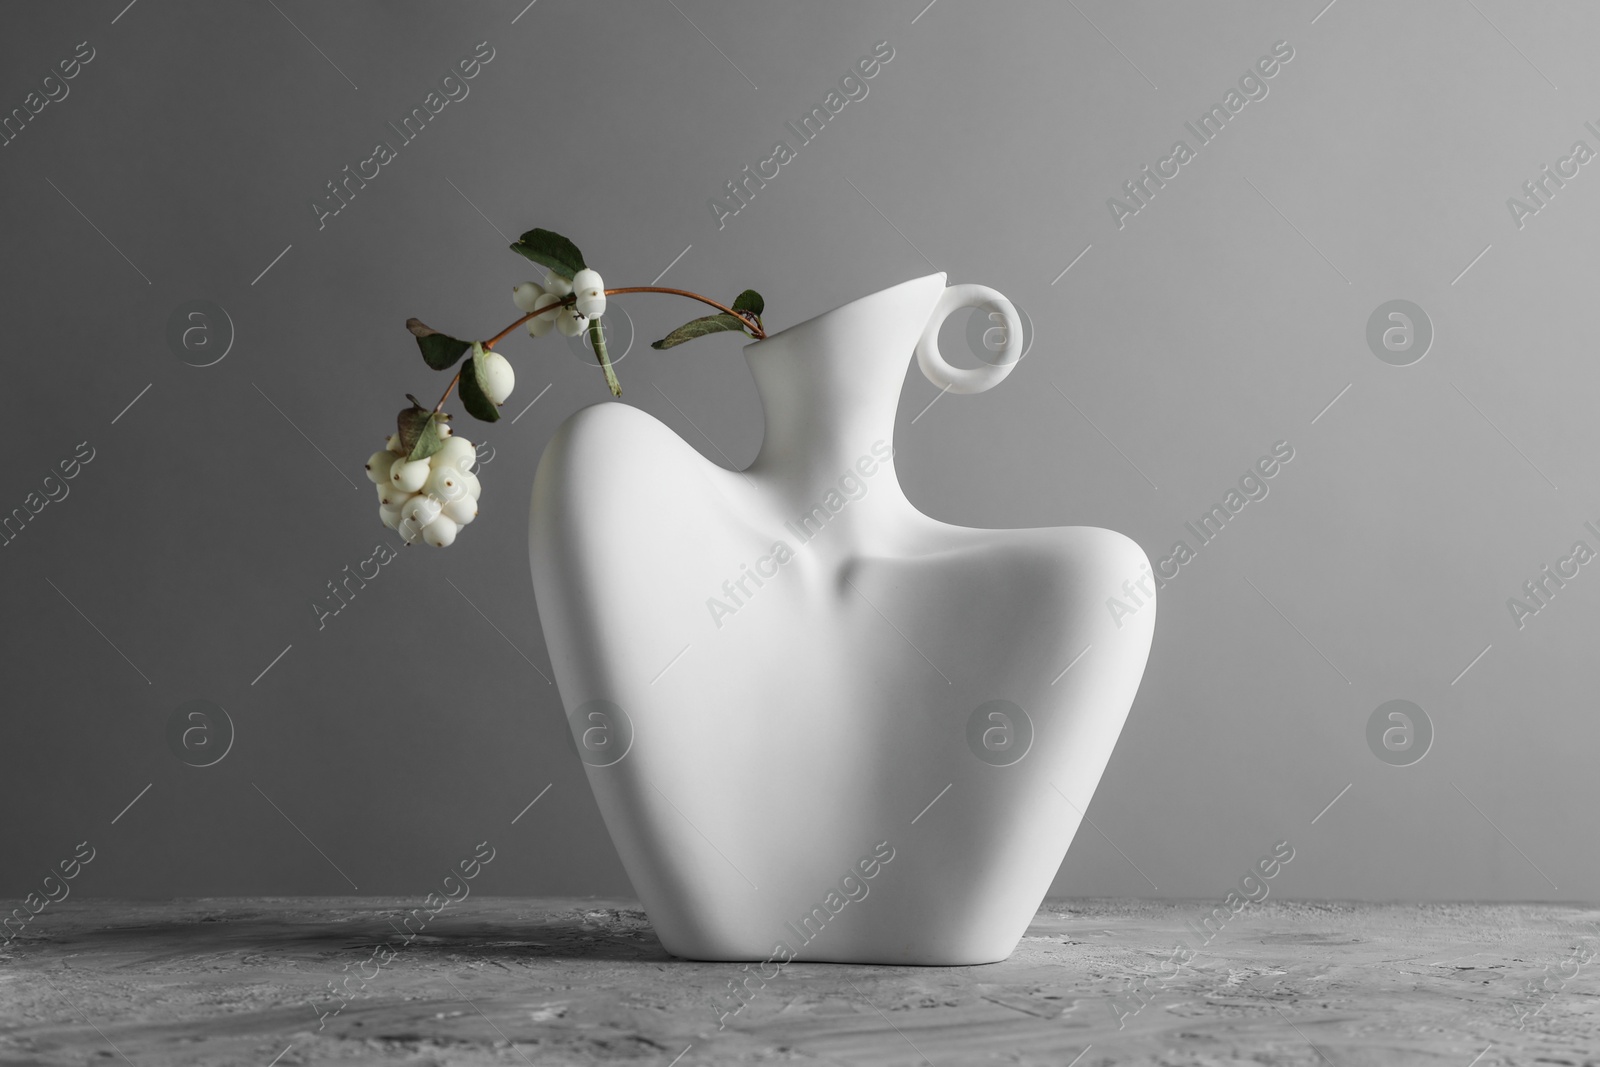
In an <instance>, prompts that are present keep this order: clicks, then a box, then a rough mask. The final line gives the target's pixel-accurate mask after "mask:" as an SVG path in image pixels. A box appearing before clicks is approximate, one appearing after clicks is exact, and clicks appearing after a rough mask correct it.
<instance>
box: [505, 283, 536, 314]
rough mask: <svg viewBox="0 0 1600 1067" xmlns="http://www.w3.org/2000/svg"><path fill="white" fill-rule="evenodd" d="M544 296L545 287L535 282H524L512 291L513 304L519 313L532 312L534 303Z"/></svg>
mask: <svg viewBox="0 0 1600 1067" xmlns="http://www.w3.org/2000/svg"><path fill="white" fill-rule="evenodd" d="M543 295H544V287H543V286H542V285H538V284H537V283H535V282H523V283H522V284H521V285H518V286H516V287H514V288H513V289H512V290H511V302H512V303H513V304H515V305H517V310H518V311H532V310H533V305H534V301H536V300H538V299H539V298H540V297H541V296H543Z"/></svg>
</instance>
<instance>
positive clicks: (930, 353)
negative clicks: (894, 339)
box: [917, 285, 1022, 393]
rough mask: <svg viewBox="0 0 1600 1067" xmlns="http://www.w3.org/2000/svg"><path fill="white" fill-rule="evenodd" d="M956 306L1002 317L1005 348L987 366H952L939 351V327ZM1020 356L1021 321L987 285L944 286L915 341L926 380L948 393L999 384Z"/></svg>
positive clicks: (1007, 302) (971, 390) (987, 361)
mask: <svg viewBox="0 0 1600 1067" xmlns="http://www.w3.org/2000/svg"><path fill="white" fill-rule="evenodd" d="M959 308H989V309H990V311H991V313H998V314H999V315H1000V316H1001V318H1002V320H1003V328H1004V330H1005V338H1006V340H1005V347H1004V348H1002V349H1001V351H1000V352H999V354H998V355H997V356H996V357H995V358H994V359H993V360H990V359H988V358H987V357H982V358H983V359H984V362H985V363H986V364H987V365H986V366H980V367H953V366H951V365H950V364H949V363H948V362H947V361H946V360H945V358H944V356H943V354H941V353H940V351H939V327H941V326H943V325H944V320H945V319H947V318H949V317H950V315H951V313H952V312H954V311H956V310H957V309H959ZM1021 355H1022V320H1021V318H1020V317H1018V315H1017V309H1016V308H1015V307H1013V306H1012V304H1011V301H1009V300H1007V299H1006V298H1005V296H1004V295H1003V294H1001V293H1000V292H999V291H998V290H995V289H991V288H989V287H988V286H987V285H951V286H948V287H946V288H945V291H944V293H943V294H941V295H940V297H939V302H938V303H937V304H935V305H934V306H933V314H932V315H930V316H929V318H928V324H927V326H925V327H924V328H923V330H922V339H921V340H919V341H918V342H917V366H919V367H921V368H922V373H923V374H924V375H926V376H927V378H928V381H930V382H932V383H933V384H934V385H937V386H938V387H939V388H941V389H943V390H945V391H947V392H951V393H981V392H983V391H984V390H986V389H993V388H994V387H995V386H997V385H999V384H1000V383H1001V382H1002V381H1003V380H1005V376H1006V375H1008V374H1010V373H1011V368H1013V367H1015V366H1016V365H1017V361H1018V360H1019V359H1020V358H1021Z"/></svg>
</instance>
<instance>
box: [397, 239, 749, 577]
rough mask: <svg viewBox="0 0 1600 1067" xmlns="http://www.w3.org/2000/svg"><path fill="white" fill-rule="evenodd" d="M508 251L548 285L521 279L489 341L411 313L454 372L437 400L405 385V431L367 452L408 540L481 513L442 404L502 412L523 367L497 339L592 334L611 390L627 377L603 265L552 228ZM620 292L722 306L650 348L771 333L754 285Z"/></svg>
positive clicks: (420, 335) (427, 343) (434, 364)
mask: <svg viewBox="0 0 1600 1067" xmlns="http://www.w3.org/2000/svg"><path fill="white" fill-rule="evenodd" d="M511 251H513V252H515V253H517V254H518V255H520V256H522V257H523V258H525V259H528V260H531V261H532V262H534V263H537V264H538V265H539V266H540V267H542V268H544V270H545V272H546V273H545V276H544V282H543V283H542V284H541V283H539V282H523V283H522V284H521V285H517V286H514V287H512V290H511V300H512V303H514V304H516V305H517V309H518V310H519V311H521V312H522V317H521V318H518V319H517V320H516V321H514V322H512V323H511V325H509V326H507V327H506V328H505V329H503V330H501V331H500V332H499V333H497V334H495V335H494V336H492V337H490V338H489V339H488V340H485V341H473V340H464V339H462V338H459V337H452V336H450V335H449V334H446V333H444V332H442V331H440V330H435V329H434V328H433V327H431V326H429V325H428V324H427V323H425V322H423V321H422V320H421V319H416V318H410V319H407V320H406V329H407V330H408V331H409V332H410V333H411V336H412V337H414V338H415V339H416V342H417V348H418V350H419V351H420V352H421V354H422V360H423V362H424V363H426V364H427V365H428V367H429V369H431V370H435V371H449V370H452V369H454V371H455V374H454V376H453V377H452V378H451V379H450V384H449V385H447V386H445V390H444V395H443V396H441V397H440V398H439V402H438V403H437V404H435V405H434V406H433V407H432V408H428V407H426V406H424V405H423V404H422V402H421V401H419V400H417V398H416V397H414V396H412V395H411V394H409V393H407V394H406V399H407V400H409V401H411V406H410V407H408V408H406V409H405V410H403V411H401V412H400V413H399V415H398V416H397V417H396V420H395V421H396V427H397V428H398V430H399V433H397V434H395V435H393V436H392V437H390V438H389V444H388V448H387V449H385V450H384V451H382V452H376V453H374V454H373V456H372V458H371V459H369V460H368V461H367V477H368V478H370V479H371V480H372V482H373V483H374V484H375V485H376V486H377V487H378V517H379V518H380V519H382V520H383V523H384V525H385V526H388V527H390V528H391V529H394V530H397V531H399V533H400V536H401V537H402V538H404V539H405V542H406V544H410V543H411V542H413V541H426V542H428V544H430V545H434V546H436V547H439V548H443V547H445V546H446V545H449V544H452V543H454V541H455V539H456V534H457V533H459V532H460V530H461V527H463V526H465V525H466V524H467V523H469V522H471V521H472V520H473V519H474V518H475V517H477V514H478V479H477V478H476V477H475V476H474V475H473V474H472V467H473V464H474V461H475V460H476V458H477V457H476V455H475V454H474V452H473V449H472V443H471V442H470V441H464V440H462V439H461V438H459V437H456V436H454V435H453V434H452V433H451V432H450V416H449V415H448V414H446V413H445V411H444V403H445V401H446V400H448V399H449V398H450V394H451V393H452V392H453V393H455V394H456V397H457V399H459V400H460V402H461V406H462V407H463V408H464V409H465V410H466V412H467V414H468V415H470V416H472V417H473V418H475V419H478V420H479V421H481V422H497V421H499V419H500V408H501V406H503V405H504V404H505V402H506V400H507V399H509V398H510V396H511V390H512V389H513V388H514V387H515V385H516V382H517V376H516V372H515V371H513V370H512V369H511V364H510V363H509V362H507V361H506V358H505V357H504V356H502V355H501V354H500V353H498V352H496V351H495V350H494V346H495V345H497V344H499V343H500V342H501V341H503V340H504V339H505V338H506V337H507V336H508V335H509V334H510V333H511V332H512V331H513V330H515V329H516V328H517V326H519V325H521V324H522V323H523V322H526V323H527V326H528V333H529V335H531V336H533V337H543V336H544V335H545V334H547V333H549V332H550V331H551V330H552V329H554V330H557V331H559V332H560V333H562V334H563V335H565V336H567V337H577V336H579V335H581V334H585V333H586V334H587V335H588V338H587V341H588V347H589V348H590V349H591V350H592V351H593V352H594V356H595V360H596V362H598V363H599V365H600V369H601V371H602V372H603V373H604V374H605V380H606V386H607V388H609V389H610V390H611V395H612V396H621V395H622V383H621V382H619V381H618V380H617V374H616V371H615V369H614V368H613V366H612V363H611V357H610V354H609V352H608V351H607V349H606V337H605V333H606V331H605V327H604V321H603V318H604V315H605V313H606V285H605V281H604V280H603V279H601V277H600V272H599V271H596V270H594V269H593V268H591V267H590V266H589V265H588V264H587V263H585V262H584V257H583V253H582V252H581V251H579V250H578V246H577V245H575V244H573V243H572V242H571V241H569V240H568V239H567V238H565V237H563V236H561V235H560V234H559V233H553V232H551V231H550V230H544V229H532V230H529V231H528V232H527V233H524V234H523V235H522V236H521V237H519V238H518V239H517V240H516V241H515V242H514V243H513V244H512V245H511ZM658 280H659V279H658ZM622 293H671V294H675V295H677V296H684V297H688V298H690V299H691V300H698V301H699V302H700V303H702V304H707V305H709V306H711V307H713V308H716V309H717V311H718V314H716V315H702V316H700V317H699V318H697V319H692V320H690V321H689V322H686V323H684V324H683V325H682V326H679V327H678V328H677V329H676V330H673V331H672V332H671V333H669V334H667V335H666V336H665V337H663V338H662V339H661V340H659V341H656V342H654V343H652V344H651V346H650V347H652V348H655V349H665V348H674V347H676V346H677V345H680V344H683V343H684V342H685V341H691V340H694V339H695V338H697V337H705V336H707V335H708V334H715V333H723V332H728V331H732V332H735V333H741V334H745V335H747V336H749V337H753V338H755V339H756V340H758V341H759V340H761V339H762V338H764V337H766V336H767V333H766V328H765V327H764V326H762V324H761V313H762V311H763V310H764V309H765V307H766V303H765V301H763V300H762V298H761V294H760V293H758V292H756V291H755V290H754V289H746V290H744V291H743V292H741V293H740V294H739V295H738V296H736V297H734V299H733V303H732V305H731V306H728V305H723V304H719V303H717V302H716V301H715V300H712V299H711V298H710V297H706V296H701V295H700V294H699V293H691V292H689V291H688V290H686V289H663V288H658V287H657V286H654V285H644V286H635V287H625V288H621V289H613V290H612V295H618V294H622ZM541 395H542V394H541ZM528 406H529V407H532V406H533V405H532V404H531V403H530V404H529V405H528ZM524 410H526V409H524ZM511 421H513V422H515V421H516V419H512V420H511Z"/></svg>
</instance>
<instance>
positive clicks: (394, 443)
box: [383, 433, 404, 456]
mask: <svg viewBox="0 0 1600 1067" xmlns="http://www.w3.org/2000/svg"><path fill="white" fill-rule="evenodd" d="M383 447H385V448H387V449H388V450H389V451H390V452H393V453H394V454H395V455H397V456H398V455H400V454H401V452H403V451H404V450H403V449H402V448H401V447H400V435H399V434H397V433H392V434H390V435H389V442H388V443H387V444H386V445H384V446H383Z"/></svg>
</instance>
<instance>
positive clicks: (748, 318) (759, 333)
mask: <svg viewBox="0 0 1600 1067" xmlns="http://www.w3.org/2000/svg"><path fill="white" fill-rule="evenodd" d="M619 293H667V294H670V295H672V296H686V297H688V298H689V299H690V300H698V301H700V302H701V303H702V304H707V305H709V306H711V307H714V308H716V309H717V310H718V311H720V312H722V313H723V314H725V315H732V316H733V317H734V318H736V319H738V320H739V321H740V322H743V323H744V324H745V325H746V326H747V327H748V328H749V330H750V333H751V335H752V336H754V337H755V339H756V340H758V341H761V340H765V339H766V336H767V331H766V330H764V329H762V327H761V323H760V321H759V320H757V319H756V317H755V316H754V315H747V314H745V313H744V312H740V311H735V310H733V309H732V308H730V307H727V306H726V305H723V304H719V303H717V302H716V301H715V300H713V299H711V298H710V297H709V296H701V295H700V294H699V293H693V292H690V291H689V290H687V289H669V288H667V287H665V286H660V285H634V286H629V287H627V288H623V289H607V290H606V295H607V296H616V295H617V294H619ZM577 299H578V295H577V294H576V293H568V294H567V295H566V296H564V297H562V298H561V300H560V301H559V302H557V303H554V304H548V305H546V306H545V307H542V308H540V309H539V310H538V311H530V312H528V313H527V314H526V315H524V316H522V317H521V318H519V319H517V320H516V321H515V322H513V323H512V324H511V325H509V326H507V327H506V328H505V329H503V330H501V331H500V332H499V333H497V334H495V335H494V336H493V337H491V338H489V339H488V340H487V341H485V342H483V348H484V351H489V350H490V349H493V348H494V346H495V345H497V344H499V343H500V342H501V341H503V340H505V339H506V337H507V336H509V335H510V333H511V331H513V330H515V329H516V328H517V327H518V326H521V325H522V324H523V323H525V322H527V321H528V320H529V319H532V318H535V317H537V316H539V315H548V314H550V313H551V312H552V311H556V310H558V309H560V308H565V307H571V306H572V305H573V304H574V303H576V302H577ZM465 367H466V364H462V366H460V367H457V368H456V373H455V375H454V376H453V377H452V378H451V379H450V384H449V385H447V386H445V390H444V394H443V395H442V396H440V397H439V402H438V403H437V404H435V405H433V410H434V411H435V412H438V411H442V410H444V402H445V401H446V400H449V399H450V394H451V393H452V392H454V391H455V388H456V384H457V383H458V382H460V381H461V372H462V370H463V369H465Z"/></svg>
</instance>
